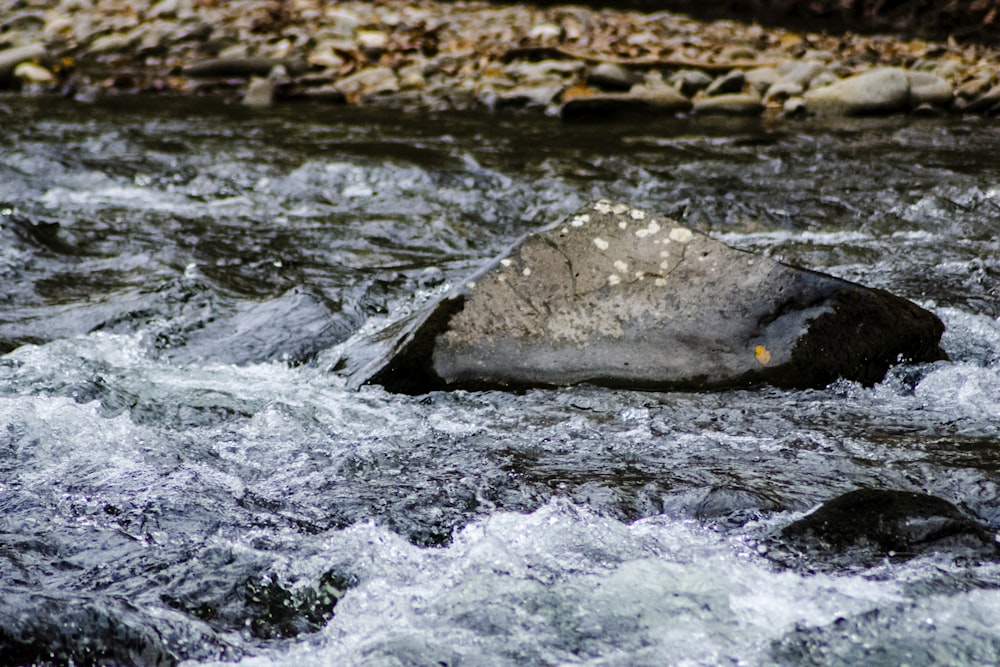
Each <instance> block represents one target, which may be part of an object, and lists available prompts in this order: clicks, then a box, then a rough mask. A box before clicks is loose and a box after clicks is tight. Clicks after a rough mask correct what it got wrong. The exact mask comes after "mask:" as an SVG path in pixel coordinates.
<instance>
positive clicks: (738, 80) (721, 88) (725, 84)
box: [705, 69, 746, 96]
mask: <svg viewBox="0 0 1000 667" xmlns="http://www.w3.org/2000/svg"><path fill="white" fill-rule="evenodd" d="M745 82H746V76H745V75H744V74H743V70H739V69H734V70H732V71H730V72H728V73H726V74H723V75H722V76H720V77H719V78H718V79H716V80H715V81H713V82H712V83H711V84H710V85H709V86H708V88H706V89H705V94H706V95H709V96H716V95H728V94H731V93H740V92H742V91H743V84H744V83H745Z"/></svg>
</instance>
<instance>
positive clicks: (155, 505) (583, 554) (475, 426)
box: [0, 98, 1000, 667]
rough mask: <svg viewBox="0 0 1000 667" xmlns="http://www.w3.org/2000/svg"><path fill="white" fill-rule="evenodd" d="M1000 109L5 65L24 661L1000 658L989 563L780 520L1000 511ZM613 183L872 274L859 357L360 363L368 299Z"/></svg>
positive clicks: (427, 280)
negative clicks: (415, 105) (512, 373)
mask: <svg viewBox="0 0 1000 667" xmlns="http://www.w3.org/2000/svg"><path fill="white" fill-rule="evenodd" d="M998 154H1000V124H998V123H997V121H995V120H982V119H976V120H971V119H969V120H964V119H963V120H960V119H954V118H952V119H947V120H933V119H902V118H897V119H887V120H874V119H867V120H858V121H852V122H846V123H842V124H829V123H827V124H821V123H813V122H808V121H807V122H802V123H797V122H788V121H786V122H783V123H779V124H774V125H771V124H768V122H766V121H762V120H758V119H754V120H740V121H731V120H721V119H677V120H665V121H662V122H656V123H650V124H623V125H616V124H599V125H571V124H560V123H559V122H558V121H556V120H553V119H548V118H543V117H537V116H526V115H510V116H482V115H429V116H424V115H417V114H410V115H404V114H400V113H397V112H392V111H381V110H377V109H365V110H357V109H346V108H326V107H317V106H287V107H281V108H279V109H277V110H274V111H266V112H251V111H248V110H245V109H241V108H235V107H230V106H226V105H224V104H221V103H218V102H214V101H211V100H190V101H169V100H168V101H164V100H152V99H141V100H136V101H119V102H117V103H115V104H103V105H96V106H94V105H92V106H81V105H75V104H73V103H70V102H63V101H60V100H49V99H35V100H30V99H27V100H26V99H19V98H8V99H3V100H0V354H2V355H3V356H0V662H2V663H4V664H18V663H30V662H40V663H46V664H49V663H50V664H66V663H70V662H72V663H75V664H164V665H167V664H175V663H177V662H183V663H184V664H185V665H203V664H212V663H215V662H221V663H229V662H232V661H239V662H241V664H246V665H262V666H263V665H266V666H272V665H294V666H295V667H302V666H305V665H347V664H364V665H434V664H440V665H514V664H517V665H557V664H558V665H577V664H579V665H666V664H675V665H702V664H704V665H716V664H733V665H736V664H740V665H763V664H794V665H799V664H824V665H838V664H843V665H854V664H862V663H869V664H871V663H881V664H902V663H907V664H910V665H931V664H951V665H961V664H967V665H979V664H982V665H987V664H996V663H997V662H998V661H1000V621H998V619H1000V564H997V563H990V562H978V561H976V560H974V559H972V560H970V559H963V558H958V557H955V555H954V554H949V553H932V554H928V555H923V556H920V557H918V558H916V559H912V560H907V561H900V560H885V561H882V562H879V563H877V564H876V565H874V566H870V567H862V566H860V565H852V564H850V563H844V562H840V563H834V564H831V563H824V562H819V561H816V562H810V561H808V560H806V561H804V562H799V564H798V565H795V566H788V564H787V563H783V562H780V561H779V560H776V559H774V558H772V557H771V555H772V553H771V552H772V550H773V549H774V548H775V547H774V545H775V538H776V536H777V535H778V533H779V531H780V530H781V529H782V528H783V527H785V526H787V525H788V524H790V523H791V522H793V521H794V520H796V519H798V518H800V517H802V516H803V515H805V514H806V513H807V512H808V511H810V510H811V509H812V508H814V507H815V506H816V505H817V504H819V503H821V502H823V501H824V500H828V499H831V498H833V497H835V496H837V495H839V494H842V493H844V492H846V491H849V490H852V489H857V488H862V487H866V488H881V489H898V490H907V491H921V492H925V493H930V494H933V495H935V496H939V497H941V498H944V499H946V500H948V501H950V502H952V503H955V504H956V505H958V506H959V507H961V508H962V509H963V510H964V511H966V512H967V513H968V514H970V515H971V516H974V517H976V518H977V519H978V520H979V521H981V522H983V523H985V524H987V525H988V526H990V527H992V528H993V529H994V530H995V529H997V528H998V527H1000V322H998V316H1000V247H998V246H1000V241H998V239H1000V161H998V160H997V158H996V156H997V155H998ZM599 197H608V198H612V199H620V200H623V201H626V202H628V203H630V204H632V205H635V206H639V207H645V208H648V209H653V210H657V211H661V212H665V213H669V214H672V215H674V216H675V217H678V218H679V219H682V220H684V221H685V223H686V224H688V225H689V226H691V227H694V228H697V229H700V230H702V231H705V232H708V233H710V234H712V235H713V236H715V237H716V238H719V239H721V240H723V241H725V242H727V243H730V244H732V245H735V246H739V247H742V248H747V249H753V250H757V251H760V252H763V253H766V254H769V255H772V256H774V257H778V258H782V259H784V260H785V261H789V262H791V263H795V264H798V265H802V266H807V267H809V268H814V269H818V270H822V271H826V272H829V273H832V274H834V275H837V276H841V277H844V278H848V279H851V280H856V281H859V282H863V283H865V284H868V285H871V286H877V287H882V288H885V289H888V290H890V291H893V292H895V293H898V294H900V295H902V296H905V297H907V298H910V299H912V300H914V301H916V302H917V303H919V304H921V305H923V306H924V307H927V308H929V309H931V310H933V311H934V312H935V313H937V314H938V316H940V317H941V318H942V320H943V321H944V322H945V324H946V325H947V332H946V333H945V336H944V340H943V347H944V348H945V350H946V351H947V353H948V355H949V356H950V361H946V362H937V363H934V364H928V365H917V366H915V365H902V366H899V367H896V368H895V369H893V370H892V371H891V372H890V374H889V376H887V378H886V379H885V380H884V381H883V382H882V383H880V384H878V385H876V386H874V387H863V386H860V385H856V384H852V383H849V382H838V383H835V384H834V385H832V386H830V387H827V388H825V389H817V390H810V391H786V390H776V389H770V388H762V389H758V390H748V391H728V392H710V393H650V392H631V391H618V390H609V389H601V388H594V387H577V388H571V389H564V390H557V391H556V390H546V391H541V390H538V391H528V392H525V393H521V394H508V393H503V392H478V393H477V392H469V393H466V392H455V393H433V394H429V395H426V396H399V395H392V394H389V393H387V392H385V391H384V390H382V389H381V388H380V387H365V388H363V389H362V390H360V391H357V392H352V391H347V390H345V389H344V388H343V386H342V385H343V382H342V380H341V379H340V378H339V377H338V376H336V375H335V374H334V373H331V372H330V369H331V368H332V367H333V366H334V364H335V363H336V361H337V359H338V346H339V345H340V344H341V343H343V342H344V341H345V340H346V339H347V338H348V337H349V336H351V335H352V334H356V333H357V332H358V331H359V330H360V331H366V330H373V329H375V328H376V327H377V326H378V325H379V323H381V322H384V321H386V320H387V319H388V318H392V317H395V316H397V315H399V314H401V313H405V312H407V310H408V309H411V308H413V307H415V305H416V304H418V303H419V302H420V301H421V300H422V299H426V298H431V297H433V295H434V294H436V293H440V292H442V291H443V290H446V289H447V287H448V285H449V284H450V283H451V282H452V281H456V280H460V279H461V278H462V277H463V276H464V275H466V274H468V273H470V272H471V271H472V270H474V269H475V267H477V266H479V265H480V264H481V263H482V262H483V261H484V260H487V259H488V258H490V257H492V256H494V255H495V254H497V253H498V252H500V251H501V250H502V249H503V248H504V247H505V246H506V245H507V244H509V243H510V242H512V241H513V240H514V239H516V238H517V237H518V236H520V235H521V234H523V233H525V232H526V231H529V230H531V229H533V228H534V227H536V226H539V225H542V224H546V223H549V222H552V221H553V220H555V219H557V218H559V217H561V216H563V215H566V214H568V213H570V212H572V211H573V210H574V209H576V208H577V207H578V206H580V205H582V204H583V203H584V202H586V201H588V200H591V199H596V198H599Z"/></svg>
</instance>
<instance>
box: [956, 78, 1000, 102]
mask: <svg viewBox="0 0 1000 667" xmlns="http://www.w3.org/2000/svg"><path fill="white" fill-rule="evenodd" d="M992 84H993V76H992V75H990V74H979V75H977V76H975V77H973V78H971V79H969V80H968V81H966V82H964V83H963V84H962V85H960V86H959V87H958V90H957V91H956V92H957V93H958V95H959V97H964V98H966V99H972V98H975V97H979V96H980V95H982V94H983V93H985V92H986V91H987V90H989V89H990V86H992Z"/></svg>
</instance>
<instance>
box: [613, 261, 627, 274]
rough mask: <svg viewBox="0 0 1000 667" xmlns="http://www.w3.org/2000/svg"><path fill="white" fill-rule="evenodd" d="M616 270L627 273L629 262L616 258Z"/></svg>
mask: <svg viewBox="0 0 1000 667" xmlns="http://www.w3.org/2000/svg"><path fill="white" fill-rule="evenodd" d="M615 270H616V271H618V273H625V272H626V271H628V262H623V261H622V260H620V259H618V260H615Z"/></svg>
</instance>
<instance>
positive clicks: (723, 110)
mask: <svg viewBox="0 0 1000 667" xmlns="http://www.w3.org/2000/svg"><path fill="white" fill-rule="evenodd" d="M763 110H764V104H763V103H762V102H761V99H760V97H758V96H757V95H755V94H749V93H735V94H731V95H716V96H714V97H706V98H704V99H700V100H698V101H696V102H695V103H694V112H695V113H696V114H702V115H708V114H715V115H725V116H755V115H757V114H759V113H760V112H761V111H763Z"/></svg>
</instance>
